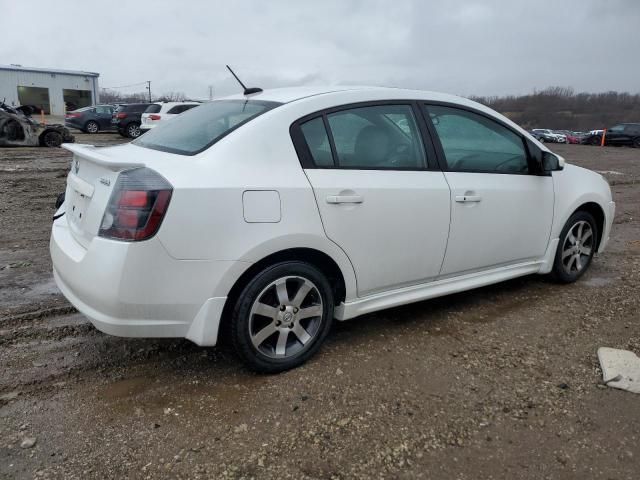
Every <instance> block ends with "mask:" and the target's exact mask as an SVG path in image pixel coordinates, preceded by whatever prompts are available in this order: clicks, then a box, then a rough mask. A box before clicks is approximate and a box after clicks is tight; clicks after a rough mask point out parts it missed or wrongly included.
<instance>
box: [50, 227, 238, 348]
mask: <svg viewBox="0 0 640 480" xmlns="http://www.w3.org/2000/svg"><path fill="white" fill-rule="evenodd" d="M50 252H51V259H52V262H53V274H54V278H55V281H56V284H57V285H58V287H59V288H60V290H61V291H62V293H63V294H64V296H65V297H66V298H67V299H68V300H69V301H70V302H71V303H72V304H73V305H74V306H75V307H76V308H77V309H78V310H79V311H80V312H82V313H83V314H84V315H86V316H87V317H88V318H89V320H90V321H91V322H92V323H93V325H95V327H96V328H98V329H99V330H101V331H103V332H105V333H108V334H110V335H116V336H122V337H185V338H188V339H189V340H192V341H194V342H195V343H197V344H199V345H215V344H216V341H217V334H218V325H219V323H220V317H221V314H222V309H223V307H224V304H225V301H226V292H228V290H229V289H230V287H231V285H229V284H228V283H229V282H232V281H233V280H232V279H234V278H235V275H234V274H235V272H236V270H237V271H240V270H241V267H242V266H241V265H238V264H239V263H242V262H230V261H229V262H227V261H204V260H203V261H197V260H196V261H194V260H189V261H184V260H176V259H174V258H172V257H171V256H170V255H169V254H168V253H167V251H166V250H165V249H164V247H163V246H162V244H161V243H160V241H159V240H158V239H157V238H155V237H154V238H152V239H150V240H147V241H144V242H136V243H127V242H119V241H113V240H108V239H103V238H100V237H96V238H94V239H93V240H92V241H91V243H90V244H89V246H88V248H86V249H85V248H84V247H83V246H82V245H80V244H79V243H78V242H77V241H76V240H75V239H74V238H73V236H72V234H71V231H70V230H69V227H68V225H67V221H66V218H65V217H64V216H63V217H61V218H59V219H58V220H56V221H55V222H54V224H53V226H52V231H51V241H50ZM220 292H224V294H222V295H221V294H220Z"/></svg>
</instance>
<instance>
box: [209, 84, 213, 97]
mask: <svg viewBox="0 0 640 480" xmlns="http://www.w3.org/2000/svg"><path fill="white" fill-rule="evenodd" d="M209 100H213V85H209Z"/></svg>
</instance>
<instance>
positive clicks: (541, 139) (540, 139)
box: [538, 137, 546, 143]
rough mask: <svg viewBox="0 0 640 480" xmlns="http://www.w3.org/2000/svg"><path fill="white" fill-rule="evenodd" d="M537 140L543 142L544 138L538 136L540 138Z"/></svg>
mask: <svg viewBox="0 0 640 480" xmlns="http://www.w3.org/2000/svg"><path fill="white" fill-rule="evenodd" d="M538 141H539V142H540V143H544V142H546V140H545V139H544V137H540V138H539V139H538Z"/></svg>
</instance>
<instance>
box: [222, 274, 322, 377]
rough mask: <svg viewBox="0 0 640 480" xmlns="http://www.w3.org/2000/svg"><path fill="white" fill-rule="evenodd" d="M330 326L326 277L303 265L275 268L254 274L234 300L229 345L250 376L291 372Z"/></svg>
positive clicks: (319, 341) (320, 340) (316, 348)
mask: <svg viewBox="0 0 640 480" xmlns="http://www.w3.org/2000/svg"><path fill="white" fill-rule="evenodd" d="M332 322H333V294H332V290H331V286H330V285H329V282H328V281H327V279H326V277H325V276H324V275H323V274H322V272H320V271H319V270H318V269H317V268H316V267H314V266H313V265H310V264H308V263H305V262H300V261H287V262H281V263H277V264H275V265H272V266H270V267H267V268H265V269H264V270H262V271H261V272H260V273H258V274H257V275H256V276H255V277H254V278H253V279H252V280H251V281H250V282H249V283H248V284H247V286H246V287H244V289H243V290H242V292H241V293H240V295H239V296H238V299H237V300H236V303H235V306H234V309H233V314H232V319H231V340H232V342H233V346H234V348H235V350H236V352H237V354H238V356H239V357H240V358H241V359H242V360H243V362H244V363H245V364H246V365H247V367H249V368H250V369H251V370H254V371H256V372H261V373H278V372H283V371H285V370H289V369H291V368H295V367H297V366H299V365H301V364H302V363H304V362H306V361H307V360H308V359H309V358H311V357H312V356H313V355H314V354H315V353H316V352H317V351H318V349H319V348H320V346H321V344H322V342H323V341H324V339H325V338H326V336H327V334H328V333H329V330H330V329H331V324H332Z"/></svg>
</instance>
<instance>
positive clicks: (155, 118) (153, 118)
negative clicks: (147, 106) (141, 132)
mask: <svg viewBox="0 0 640 480" xmlns="http://www.w3.org/2000/svg"><path fill="white" fill-rule="evenodd" d="M149 118H150V119H151V120H160V119H161V118H162V117H161V116H160V115H149Z"/></svg>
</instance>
